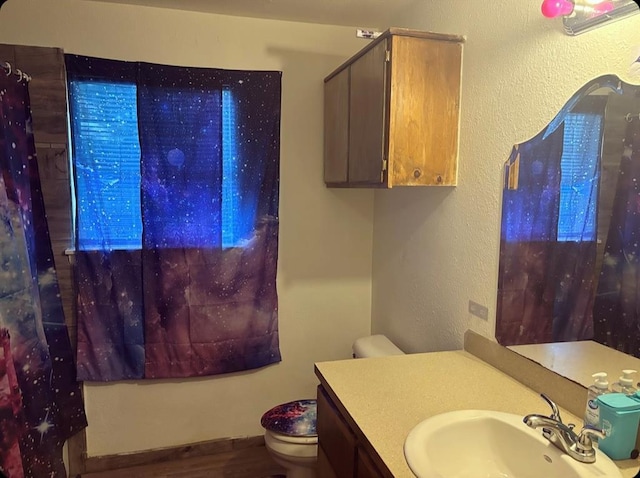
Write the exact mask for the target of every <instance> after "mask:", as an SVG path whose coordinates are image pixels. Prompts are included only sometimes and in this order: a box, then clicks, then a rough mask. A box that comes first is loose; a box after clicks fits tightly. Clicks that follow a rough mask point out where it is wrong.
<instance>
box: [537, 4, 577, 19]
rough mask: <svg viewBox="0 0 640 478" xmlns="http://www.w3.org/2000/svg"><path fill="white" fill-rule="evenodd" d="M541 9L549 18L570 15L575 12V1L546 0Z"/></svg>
mask: <svg viewBox="0 0 640 478" xmlns="http://www.w3.org/2000/svg"><path fill="white" fill-rule="evenodd" d="M541 10H542V14H543V15H544V16H545V17H547V18H555V17H558V16H560V15H570V14H571V12H573V2H571V1H569V0H544V2H542V7H541Z"/></svg>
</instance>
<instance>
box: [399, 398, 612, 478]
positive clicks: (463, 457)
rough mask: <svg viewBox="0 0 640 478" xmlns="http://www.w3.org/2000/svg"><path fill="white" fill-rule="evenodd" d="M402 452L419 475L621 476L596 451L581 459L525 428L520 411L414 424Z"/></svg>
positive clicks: (461, 414)
mask: <svg viewBox="0 0 640 478" xmlns="http://www.w3.org/2000/svg"><path fill="white" fill-rule="evenodd" d="M404 456H405V458H406V460H407V463H408V465H409V468H411V471H413V473H414V474H415V475H416V476H417V477H418V478H541V477H544V478H586V477H600V478H605V477H606V478H622V475H621V474H620V470H619V469H618V467H617V466H616V465H615V464H614V463H613V462H612V461H611V459H609V457H607V456H606V455H605V454H604V453H601V452H600V451H598V450H596V462H595V463H591V464H586V463H580V462H578V461H576V460H574V459H573V458H571V457H569V456H568V455H566V454H565V453H563V452H562V451H560V450H559V449H557V448H556V447H555V446H553V445H552V444H551V443H550V442H549V441H548V440H547V439H546V438H544V437H543V436H542V431H541V430H534V429H532V428H529V427H528V426H527V425H525V424H524V423H523V422H522V417H521V416H520V415H513V414H510V413H501V412H492V411H486V410H460V411H455V412H449V413H443V414H440V415H436V416H434V417H431V418H428V419H426V420H424V421H422V422H420V423H418V425H416V426H415V427H414V428H413V429H412V430H411V432H409V435H408V436H407V438H406V440H405V443H404Z"/></svg>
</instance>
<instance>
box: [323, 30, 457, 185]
mask: <svg viewBox="0 0 640 478" xmlns="http://www.w3.org/2000/svg"><path fill="white" fill-rule="evenodd" d="M463 41H464V38H463V37H461V36H457V35H443V34H436V33H429V32H420V31H416V30H407V29H399V28H392V29H389V30H387V31H386V32H384V33H383V34H382V35H381V36H380V37H378V38H377V39H376V40H373V41H372V42H371V43H370V44H369V45H368V46H367V47H366V48H364V49H363V50H361V51H360V52H359V53H357V54H356V55H354V56H353V57H352V58H351V59H349V60H348V61H347V62H345V63H344V64H343V65H341V66H340V67H339V68H338V69H336V70H335V71H334V72H333V73H331V74H330V75H329V76H327V77H326V78H325V80H324V180H325V183H326V184H327V186H329V187H378V188H391V187H393V186H429V185H442V186H451V185H455V184H456V180H457V162H458V123H459V111H460V81H461V66H462V44H463Z"/></svg>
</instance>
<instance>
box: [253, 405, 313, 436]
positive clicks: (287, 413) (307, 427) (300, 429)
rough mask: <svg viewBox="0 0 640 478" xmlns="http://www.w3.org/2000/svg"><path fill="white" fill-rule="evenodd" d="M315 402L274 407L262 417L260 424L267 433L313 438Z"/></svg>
mask: <svg viewBox="0 0 640 478" xmlns="http://www.w3.org/2000/svg"><path fill="white" fill-rule="evenodd" d="M316 416H317V407H316V401H315V400H294V401H293V402H289V403H283V404H282V405H276V406H275V407H273V408H272V409H271V410H269V411H268V412H265V414H264V415H262V419H261V420H260V424H261V425H262V426H263V427H264V428H266V429H267V430H269V431H272V432H275V433H280V434H282V435H289V436H295V437H313V436H317V435H318V434H317V432H316Z"/></svg>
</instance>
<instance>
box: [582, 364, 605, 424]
mask: <svg viewBox="0 0 640 478" xmlns="http://www.w3.org/2000/svg"><path fill="white" fill-rule="evenodd" d="M592 377H593V378H594V383H593V385H591V386H590V387H589V389H588V390H587V406H586V407H585V411H584V424H585V426H587V425H590V426H593V427H597V428H599V427H600V405H599V403H598V397H599V396H600V395H603V394H605V393H609V392H610V390H609V381H608V380H607V373H606V372H598V373H594V374H593V375H592Z"/></svg>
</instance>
